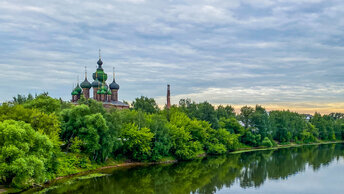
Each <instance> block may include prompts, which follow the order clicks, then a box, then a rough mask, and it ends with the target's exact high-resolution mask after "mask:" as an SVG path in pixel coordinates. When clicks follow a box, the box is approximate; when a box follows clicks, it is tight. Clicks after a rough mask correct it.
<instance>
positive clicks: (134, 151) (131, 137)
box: [121, 124, 154, 160]
mask: <svg viewBox="0 0 344 194" xmlns="http://www.w3.org/2000/svg"><path fill="white" fill-rule="evenodd" d="M153 137H154V134H153V133H152V132H150V129H148V128H146V127H143V128H141V129H139V127H138V126H137V125H135V124H127V125H126V126H125V128H124V130H123V133H122V135H121V139H122V141H123V145H124V146H123V148H124V153H125V154H127V155H128V156H129V157H130V158H131V159H134V160H147V159H148V158H149V156H150V155H151V150H152V148H151V144H152V139H153Z"/></svg>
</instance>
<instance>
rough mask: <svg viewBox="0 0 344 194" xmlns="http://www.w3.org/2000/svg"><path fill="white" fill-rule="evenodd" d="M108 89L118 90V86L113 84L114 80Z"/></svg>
mask: <svg viewBox="0 0 344 194" xmlns="http://www.w3.org/2000/svg"><path fill="white" fill-rule="evenodd" d="M110 89H111V90H114V89H115V90H118V89H119V85H118V84H117V83H116V82H115V80H113V82H112V83H111V84H110Z"/></svg>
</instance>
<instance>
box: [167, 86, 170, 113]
mask: <svg viewBox="0 0 344 194" xmlns="http://www.w3.org/2000/svg"><path fill="white" fill-rule="evenodd" d="M170 95H171V92H170V84H167V104H166V107H167V109H170V108H171V99H170Z"/></svg>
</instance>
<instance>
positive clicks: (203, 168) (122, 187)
mask: <svg viewBox="0 0 344 194" xmlns="http://www.w3.org/2000/svg"><path fill="white" fill-rule="evenodd" d="M343 156H344V144H329V145H321V146H303V147H297V148H286V149H279V150H269V151H258V152H249V153H241V154H232V155H227V156H218V157H209V158H205V159H202V160H196V161H192V162H181V163H177V164H169V165H154V166H146V167H142V166H141V167H133V168H122V169H115V170H114V169H112V170H111V171H109V170H107V172H106V173H111V174H112V175H111V176H107V177H102V178H95V179H90V180H86V181H82V182H77V183H75V184H72V185H68V186H66V187H60V188H58V189H55V190H51V191H50V192H48V193H65V192H66V193H67V192H68V193H76V192H78V193H130V194H132V193H215V192H216V191H219V190H222V189H228V188H230V187H231V186H232V185H233V184H239V185H240V187H241V188H242V189H245V188H259V187H261V186H262V185H263V184H264V183H265V182H266V181H268V180H279V181H284V180H285V179H288V177H289V176H290V175H295V174H298V173H302V172H304V171H305V170H306V169H309V167H311V170H313V171H317V170H319V169H321V168H323V167H324V166H328V165H330V164H332V163H331V162H332V161H334V160H339V159H340V158H343Z"/></svg>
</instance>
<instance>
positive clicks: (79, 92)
mask: <svg viewBox="0 0 344 194" xmlns="http://www.w3.org/2000/svg"><path fill="white" fill-rule="evenodd" d="M74 91H76V92H78V94H81V91H82V89H81V88H80V86H79V84H78V85H76V87H75V89H74Z"/></svg>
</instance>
